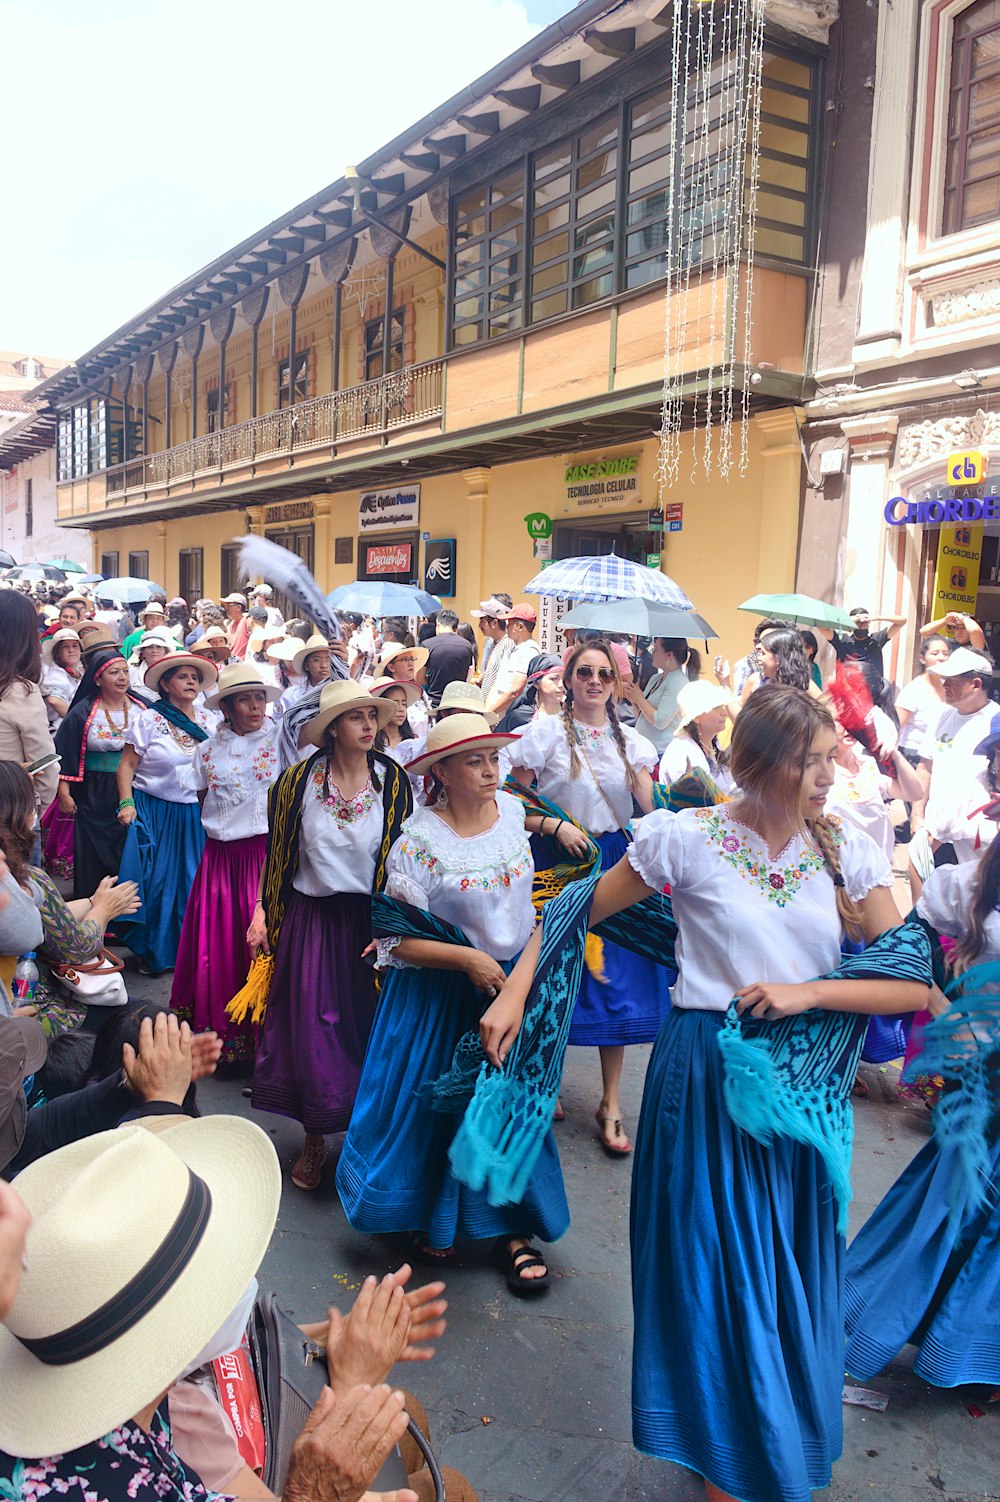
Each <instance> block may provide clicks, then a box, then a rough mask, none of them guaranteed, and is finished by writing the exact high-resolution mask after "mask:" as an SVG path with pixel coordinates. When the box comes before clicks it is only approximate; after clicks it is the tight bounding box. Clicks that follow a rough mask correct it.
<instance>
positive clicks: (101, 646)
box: [76, 621, 118, 657]
mask: <svg viewBox="0 0 1000 1502" xmlns="http://www.w3.org/2000/svg"><path fill="white" fill-rule="evenodd" d="M76 634H77V636H78V637H79V638H80V648H81V650H82V652H83V655H84V657H88V656H89V655H90V653H91V652H98V651H104V650H106V649H107V648H108V647H111V648H112V649H113V650H114V651H115V652H117V651H118V643H117V642H116V641H115V638H114V636H113V635H112V632H111V628H110V626H104V625H102V624H101V622H100V621H81V622H80V624H79V626H78V627H77V632H76Z"/></svg>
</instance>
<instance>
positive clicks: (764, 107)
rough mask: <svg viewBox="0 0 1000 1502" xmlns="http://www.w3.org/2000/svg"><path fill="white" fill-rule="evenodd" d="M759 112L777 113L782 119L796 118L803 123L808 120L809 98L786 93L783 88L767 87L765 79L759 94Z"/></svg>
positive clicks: (766, 113) (765, 113)
mask: <svg viewBox="0 0 1000 1502" xmlns="http://www.w3.org/2000/svg"><path fill="white" fill-rule="evenodd" d="M760 109H761V114H764V115H777V116H779V117H780V119H782V120H798V121H801V122H802V124H803V125H805V124H807V123H808V121H809V100H808V99H803V98H801V96H800V95H798V94H786V93H785V92H784V90H783V89H769V88H768V86H767V81H766V79H765V82H764V87H763V89H762V90H761V95H760Z"/></svg>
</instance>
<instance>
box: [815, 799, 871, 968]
mask: <svg viewBox="0 0 1000 1502" xmlns="http://www.w3.org/2000/svg"><path fill="white" fill-rule="evenodd" d="M806 828H807V829H808V830H809V833H810V834H811V835H812V837H813V839H814V840H815V842H816V845H817V847H818V848H819V853H820V855H821V856H822V857H823V864H824V865H825V866H826V869H827V870H828V871H829V873H830V876H831V878H832V879H833V885H834V888H835V890H836V895H837V912H838V913H839V914H840V921H841V923H843V925H844V931H845V933H846V934H847V936H848V938H850V939H855V940H857V939H862V938H864V928H863V926H862V922H861V909H860V908H859V907H858V904H857V903H856V902H855V900H854V898H853V897H852V896H851V894H850V892H849V891H848V890H847V888H846V886H845V885H844V873H843V872H842V871H841V869H840V854H839V851H838V849H837V834H836V830H835V829H834V826H833V825H832V824H831V822H830V820H829V819H828V818H827V817H826V815H825V814H821V815H820V817H819V818H818V819H807V820H806Z"/></svg>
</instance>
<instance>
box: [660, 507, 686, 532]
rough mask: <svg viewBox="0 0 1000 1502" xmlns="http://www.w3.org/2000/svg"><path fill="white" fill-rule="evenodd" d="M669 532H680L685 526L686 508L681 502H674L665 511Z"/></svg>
mask: <svg viewBox="0 0 1000 1502" xmlns="http://www.w3.org/2000/svg"><path fill="white" fill-rule="evenodd" d="M664 515H665V517H666V522H667V531H668V532H680V530H681V529H682V527H683V526H684V506H683V503H682V502H681V501H674V502H673V503H672V504H671V505H669V506H667V507H666V508H665V511H664Z"/></svg>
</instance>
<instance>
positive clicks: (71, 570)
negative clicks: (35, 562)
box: [45, 558, 87, 574]
mask: <svg viewBox="0 0 1000 1502" xmlns="http://www.w3.org/2000/svg"><path fill="white" fill-rule="evenodd" d="M45 561H46V563H48V565H49V567H50V568H61V569H62V571H63V573H64V574H85V573H86V572H87V570H86V569H85V568H84V566H83V564H82V563H74V562H73V560H72V558H47V559H46V560H45Z"/></svg>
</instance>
